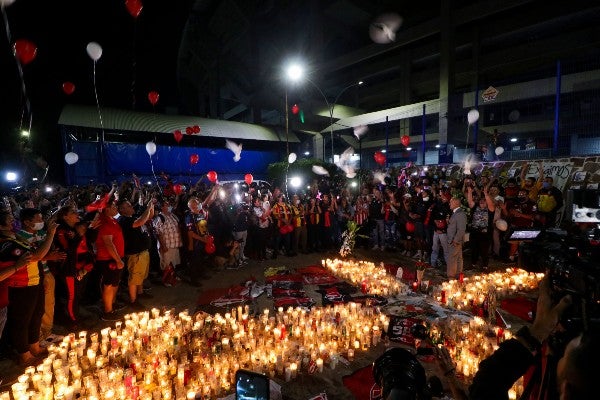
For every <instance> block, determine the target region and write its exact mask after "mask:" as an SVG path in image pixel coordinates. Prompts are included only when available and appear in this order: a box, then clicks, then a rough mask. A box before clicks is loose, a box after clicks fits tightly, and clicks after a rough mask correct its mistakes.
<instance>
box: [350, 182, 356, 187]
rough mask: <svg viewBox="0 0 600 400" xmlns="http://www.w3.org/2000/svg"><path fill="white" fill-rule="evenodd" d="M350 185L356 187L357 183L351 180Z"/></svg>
mask: <svg viewBox="0 0 600 400" xmlns="http://www.w3.org/2000/svg"><path fill="white" fill-rule="evenodd" d="M350 186H352V187H357V186H358V183H356V181H352V183H351V184H350Z"/></svg>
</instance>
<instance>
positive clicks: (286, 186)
mask: <svg viewBox="0 0 600 400" xmlns="http://www.w3.org/2000/svg"><path fill="white" fill-rule="evenodd" d="M289 171H290V162H289V161H288V163H287V166H286V168H285V197H286V199H287V200H288V201H289V199H290V196H289V195H288V172H289Z"/></svg>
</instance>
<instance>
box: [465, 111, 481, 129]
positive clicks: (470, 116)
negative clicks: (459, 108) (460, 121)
mask: <svg viewBox="0 0 600 400" xmlns="http://www.w3.org/2000/svg"><path fill="white" fill-rule="evenodd" d="M478 120H479V111H477V110H476V109H472V110H469V112H468V113H467V121H469V125H473V124H474V123H475V122H477V121H478Z"/></svg>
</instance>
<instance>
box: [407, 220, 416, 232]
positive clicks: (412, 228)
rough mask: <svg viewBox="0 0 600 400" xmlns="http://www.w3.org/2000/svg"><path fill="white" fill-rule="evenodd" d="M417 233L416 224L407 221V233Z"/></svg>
mask: <svg viewBox="0 0 600 400" xmlns="http://www.w3.org/2000/svg"><path fill="white" fill-rule="evenodd" d="M414 231H415V223H414V222H412V221H406V232H408V233H413V232H414Z"/></svg>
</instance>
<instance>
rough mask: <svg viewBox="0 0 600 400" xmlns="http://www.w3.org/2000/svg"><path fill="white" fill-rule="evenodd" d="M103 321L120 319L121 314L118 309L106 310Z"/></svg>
mask: <svg viewBox="0 0 600 400" xmlns="http://www.w3.org/2000/svg"><path fill="white" fill-rule="evenodd" d="M101 319H102V321H119V320H121V316H120V315H119V314H117V312H116V311H114V310H113V311H111V312H104V313H103V314H102V317H101Z"/></svg>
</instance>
